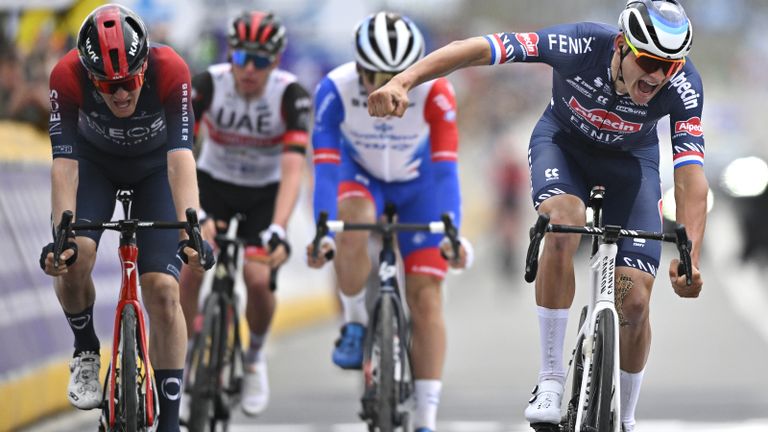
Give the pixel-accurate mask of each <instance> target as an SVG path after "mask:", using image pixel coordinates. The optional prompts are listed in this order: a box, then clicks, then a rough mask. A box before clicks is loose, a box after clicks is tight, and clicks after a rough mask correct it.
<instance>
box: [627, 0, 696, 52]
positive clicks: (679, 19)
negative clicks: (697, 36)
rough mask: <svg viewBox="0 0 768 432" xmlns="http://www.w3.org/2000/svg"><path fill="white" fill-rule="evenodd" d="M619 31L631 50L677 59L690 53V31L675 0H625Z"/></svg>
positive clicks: (685, 18)
mask: <svg viewBox="0 0 768 432" xmlns="http://www.w3.org/2000/svg"><path fill="white" fill-rule="evenodd" d="M619 29H621V31H622V32H624V34H625V35H626V36H627V38H628V39H629V42H630V43H631V44H632V45H634V46H635V48H637V49H639V50H642V51H645V52H647V53H650V54H653V55H655V56H658V57H661V58H666V59H671V60H679V59H682V58H685V56H687V55H688V53H689V52H690V51H691V42H692V40H693V28H692V26H691V22H690V20H688V17H687V16H686V15H685V10H683V7H682V6H681V5H680V3H678V2H677V1H676V0H629V1H628V2H627V7H626V8H625V9H624V10H623V11H622V12H621V15H619Z"/></svg>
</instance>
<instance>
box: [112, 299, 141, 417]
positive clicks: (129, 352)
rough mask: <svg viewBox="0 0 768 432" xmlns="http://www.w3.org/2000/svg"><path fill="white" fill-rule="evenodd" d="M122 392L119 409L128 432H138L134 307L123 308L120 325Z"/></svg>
mask: <svg viewBox="0 0 768 432" xmlns="http://www.w3.org/2000/svg"><path fill="white" fill-rule="evenodd" d="M120 326H121V328H120V359H119V362H120V370H119V373H120V391H119V397H118V404H119V405H118V407H117V408H116V409H115V411H116V412H118V413H119V414H120V417H121V419H122V423H123V424H124V425H125V431H126V432H136V431H138V420H139V409H138V408H139V394H138V384H137V383H138V381H137V365H136V311H135V310H134V309H133V306H131V305H127V306H126V307H124V308H123V313H122V320H121V323H120Z"/></svg>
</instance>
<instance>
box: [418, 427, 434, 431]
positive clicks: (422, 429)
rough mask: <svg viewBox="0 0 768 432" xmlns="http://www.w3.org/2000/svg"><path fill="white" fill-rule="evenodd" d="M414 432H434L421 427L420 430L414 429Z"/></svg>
mask: <svg viewBox="0 0 768 432" xmlns="http://www.w3.org/2000/svg"><path fill="white" fill-rule="evenodd" d="M415 432H435V431H433V430H432V429H429V428H425V427H421V428H418V429H416V431H415Z"/></svg>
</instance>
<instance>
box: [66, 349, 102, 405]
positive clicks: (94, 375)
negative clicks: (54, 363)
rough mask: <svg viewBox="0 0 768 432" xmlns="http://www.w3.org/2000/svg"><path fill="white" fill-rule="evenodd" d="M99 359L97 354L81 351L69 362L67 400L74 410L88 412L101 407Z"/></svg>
mask: <svg viewBox="0 0 768 432" xmlns="http://www.w3.org/2000/svg"><path fill="white" fill-rule="evenodd" d="M100 369H101V358H99V354H98V353H94V352H92V351H83V352H81V353H80V354H79V355H78V356H77V357H74V358H72V361H70V362H69V384H68V385H67V399H68V400H69V403H71V404H72V406H74V407H75V408H78V409H81V410H89V409H94V408H98V407H99V406H100V405H101V399H102V396H101V384H99V371H100Z"/></svg>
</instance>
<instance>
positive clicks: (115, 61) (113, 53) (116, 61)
mask: <svg viewBox="0 0 768 432" xmlns="http://www.w3.org/2000/svg"><path fill="white" fill-rule="evenodd" d="M109 61H111V62H112V70H113V71H115V72H117V71H119V70H120V54H119V53H118V52H117V48H112V49H110V50H109Z"/></svg>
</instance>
